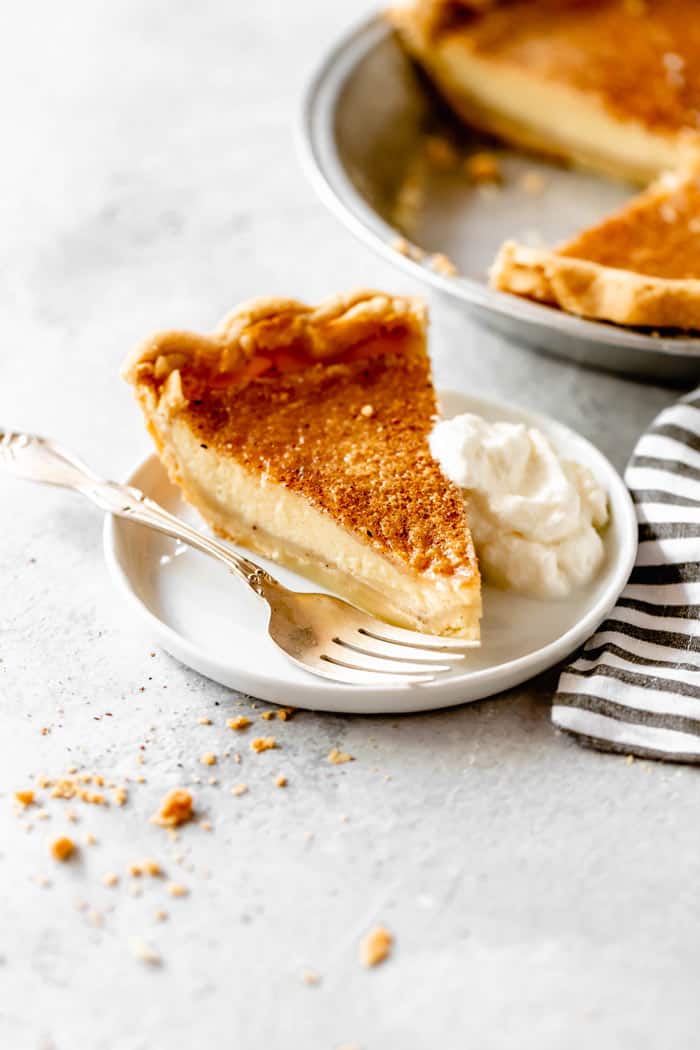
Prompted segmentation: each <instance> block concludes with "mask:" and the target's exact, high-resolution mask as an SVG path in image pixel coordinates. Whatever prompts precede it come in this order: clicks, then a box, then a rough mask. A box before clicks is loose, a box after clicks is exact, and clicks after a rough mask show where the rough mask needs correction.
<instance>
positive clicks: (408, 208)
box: [299, 16, 700, 385]
mask: <svg viewBox="0 0 700 1050" xmlns="http://www.w3.org/2000/svg"><path fill="white" fill-rule="evenodd" d="M299 139H300V144H301V151H302V156H303V160H304V165H305V168H306V171H307V173H308V174H309V177H310V179H311V181H312V183H313V185H314V186H315V188H316V190H317V192H318V194H319V196H320V197H321V199H322V200H323V201H324V202H325V203H326V205H327V206H328V207H329V208H330V210H331V211H332V212H333V213H334V214H335V215H336V216H337V218H339V219H340V221H341V222H342V223H343V224H344V225H345V226H346V227H347V228H348V229H349V230H350V231H352V232H353V233H354V234H355V235H356V236H357V237H359V238H360V239H361V240H362V241H364V243H365V244H367V245H368V246H369V247H371V248H372V249H374V250H375V251H376V252H378V253H379V254H381V255H383V256H384V257H385V258H387V259H389V261H390V262H392V263H393V264H394V265H395V266H397V267H399V268H400V269H402V270H404V271H407V272H408V273H410V274H411V275H412V276H413V277H414V278H417V279H418V280H420V281H421V282H422V283H423V284H424V285H425V287H426V290H427V291H428V290H429V291H432V292H433V293H434V294H435V295H436V296H438V297H439V300H440V307H441V308H442V309H445V308H450V309H451V310H454V311H457V312H458V313H461V314H463V315H467V314H468V315H469V316H470V317H473V318H475V319H476V320H478V321H480V322H481V323H483V324H485V325H487V326H489V327H490V328H492V329H495V330H497V331H498V332H500V333H501V334H502V335H504V336H505V337H507V338H508V339H510V340H511V341H514V342H517V343H519V344H524V345H527V346H529V347H531V348H532V349H535V350H541V351H544V352H546V353H549V354H554V355H556V356H558V357H563V358H567V359H569V360H571V361H576V362H578V363H581V364H585V365H589V366H592V367H595V368H600V369H605V370H607V371H613V372H619V373H622V374H626V375H631V376H635V377H638V378H644V379H651V380H654V379H655V380H658V381H660V382H663V383H669V384H674V385H676V384H691V383H694V382H696V381H697V380H698V378H699V377H700V333H699V334H698V337H694V336H693V335H691V334H689V333H684V332H678V333H674V332H669V331H666V330H664V331H663V332H648V331H644V330H638V329H632V328H623V327H618V326H615V325H612V324H607V323H604V322H600V321H589V320H585V319H583V318H580V317H574V316H573V315H570V314H567V313H564V312H562V311H560V310H557V309H555V308H554V307H549V306H545V305H541V304H539V303H535V302H531V301H528V300H526V299H522V298H520V297H518V296H514V295H509V294H506V293H504V292H499V291H496V290H494V289H492V288H490V287H489V285H488V280H487V272H488V268H489V266H490V264H491V263H492V262H493V259H494V257H495V255H496V252H497V251H498V248H499V247H500V245H501V244H502V243H503V241H505V240H508V239H517V240H524V241H525V242H527V241H528V240H529V241H531V242H533V243H541V241H544V242H546V243H547V244H556V243H558V242H560V241H562V240H565V239H567V238H568V237H570V236H571V235H573V234H574V233H576V232H577V231H578V230H581V229H583V228H585V227H586V226H588V225H590V224H592V223H594V222H597V221H599V220H600V219H601V218H602V217H603V216H605V215H606V214H608V213H609V212H610V211H611V210H612V209H614V208H616V207H618V206H619V205H620V204H622V203H623V202H624V201H626V200H627V199H629V198H630V197H631V196H632V195H633V193H635V192H637V190H636V189H635V188H633V187H631V186H629V185H627V184H625V183H623V182H617V181H615V180H612V179H604V178H602V177H600V176H597V175H594V174H591V173H589V172H585V171H581V170H577V169H573V168H565V167H562V166H561V165H557V164H556V163H555V162H550V161H547V160H545V159H542V158H540V157H535V156H533V155H529V154H524V153H522V152H519V151H517V150H514V149H510V148H509V147H507V146H504V145H503V144H500V143H495V142H494V141H493V140H490V139H486V138H485V137H484V136H480V135H479V134H478V133H477V132H470V131H469V129H467V128H465V127H464V126H463V125H462V124H459V123H458V122H457V121H456V120H455V119H454V118H453V117H452V116H451V115H450V114H449V113H448V112H447V111H446V108H445V106H444V105H443V104H442V103H441V101H440V100H439V99H438V97H437V96H436V94H435V92H434V91H433V90H432V89H431V88H430V86H429V85H428V84H427V83H426V81H425V78H424V77H423V76H422V75H421V74H420V73H419V71H418V70H417V68H416V66H415V65H414V63H413V62H412V61H411V60H410V59H409V58H408V57H407V56H406V55H405V54H404V52H403V50H402V49H401V47H400V45H399V43H398V40H397V38H396V35H395V33H394V31H393V30H392V29H391V27H390V26H389V25H388V24H387V23H386V21H385V20H384V19H383V18H382V17H381V16H379V17H373V18H372V19H370V20H369V21H367V22H365V23H363V24H362V25H360V26H359V27H358V28H356V29H354V30H352V31H351V32H350V33H348V34H347V35H346V36H345V37H343V38H342V39H341V40H340V41H339V42H338V43H337V44H336V45H335V46H334V47H333V48H332V49H331V51H330V52H329V54H328V55H327V56H325V57H324V59H323V60H322V62H321V63H320V65H319V66H318V69H317V70H316V72H315V73H314V75H313V77H312V78H311V80H310V82H309V84H308V87H307V90H306V93H305V96H304V101H303V106H302V112H301V121H300V135H299ZM431 139H432V140H433V141H435V140H436V139H437V140H441V141H447V142H449V143H450V144H451V145H452V146H453V147H454V148H455V150H456V151H457V154H458V156H461V155H462V154H463V156H464V158H466V157H467V156H469V154H471V153H473V152H474V151H476V150H482V149H488V150H489V151H493V152H495V153H496V155H497V157H498V161H499V166H500V168H501V170H502V172H503V175H504V178H503V184H502V186H500V187H498V188H496V187H494V186H476V185H474V183H473V182H472V181H470V180H469V178H468V176H467V175H466V173H465V170H464V165H462V164H458V165H456V166H455V167H454V168H453V169H452V170H445V165H444V164H442V163H441V158H440V152H439V150H438V151H434V152H435V154H436V155H435V156H433V155H432V154H431V151H430V150H429V149H426V142H427V141H428V140H431ZM402 238H403V239H406V240H407V241H409V242H411V243H412V244H415V245H418V246H419V247H420V248H421V249H423V250H424V251H425V252H426V253H427V255H426V257H425V258H424V259H422V260H415V259H411V258H409V257H407V256H406V255H404V254H402V253H401V251H399V250H397V245H398V244H400V242H401V239H402ZM431 253H444V255H446V256H448V257H449V259H450V260H452V261H453V262H454V263H455V265H456V267H457V270H458V273H459V276H452V277H451V276H446V275H445V274H444V273H440V272H438V271H436V270H435V269H433V265H434V259H432V260H431Z"/></svg>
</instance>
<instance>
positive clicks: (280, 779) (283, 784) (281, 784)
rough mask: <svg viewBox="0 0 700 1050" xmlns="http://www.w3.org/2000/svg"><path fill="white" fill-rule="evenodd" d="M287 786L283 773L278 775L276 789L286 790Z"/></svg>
mask: <svg viewBox="0 0 700 1050" xmlns="http://www.w3.org/2000/svg"><path fill="white" fill-rule="evenodd" d="M286 786H287V778H286V777H285V776H284V774H283V773H278V774H277V776H276V777H275V787H278V788H286Z"/></svg>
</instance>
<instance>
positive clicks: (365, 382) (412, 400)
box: [126, 293, 478, 579]
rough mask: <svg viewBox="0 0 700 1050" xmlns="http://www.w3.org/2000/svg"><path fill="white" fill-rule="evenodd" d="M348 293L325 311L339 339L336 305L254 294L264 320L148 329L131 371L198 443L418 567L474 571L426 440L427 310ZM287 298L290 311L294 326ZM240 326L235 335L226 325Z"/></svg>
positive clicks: (430, 393) (461, 524) (459, 509)
mask: <svg viewBox="0 0 700 1050" xmlns="http://www.w3.org/2000/svg"><path fill="white" fill-rule="evenodd" d="M334 302H335V303H337V302H338V301H337V300H335V301H334ZM341 302H342V304H343V308H342V309H340V310H336V311H335V313H333V312H332V311H331V312H332V313H333V316H334V317H335V321H334V325H335V330H334V331H335V338H336V342H335V349H333V350H331V349H329V345H328V343H327V342H325V341H324V340H323V339H321V338H320V336H319V331H320V328H319V326H318V325H317V323H316V320H314V319H313V317H312V315H313V314H314V313H315V315H316V317H318V315H319V311H320V312H321V313H320V316H322V317H323V316H324V314H323V311H324V310H326V311H327V310H328V308H329V306H330V303H329V304H324V305H323V306H322V307H319V308H317V309H316V311H315V312H314V311H311V309H310V308H309V307H302V305H301V304H291V303H286V304H283V306H282V308H281V309H280V308H279V306H280V304H279V301H274V300H260V301H258V302H257V303H256V304H253V305H254V307H255V310H254V311H253V312H254V313H255V315H256V318H257V320H256V321H252V322H249V323H245V324H243V325H240V324H239V323H238V321H239V320H240V318H241V317H243V316H248V317H250V314H251V310H250V306H246V307H243V308H240V309H239V310H238V311H236V312H235V313H234V314H233V315H231V317H230V318H229V319H227V321H226V322H224V325H222V327H221V328H220V329H219V332H218V333H217V334H216V335H215V336H214V337H212V338H210V339H207V338H203V337H198V336H191V335H186V334H183V333H164V334H163V335H161V336H156V337H154V338H153V339H152V340H149V341H148V343H146V344H145V345H144V347H143V348H142V350H141V351H139V352H138V353H137V354H136V355H134V356H133V357H132V358H131V360H130V361H129V362H128V364H127V368H126V377H127V379H129V380H130V381H131V382H133V383H134V384H135V385H136V387H137V391H139V396H140V397H141V398H142V400H143V398H144V397H146V398H147V397H148V396H150V395H154V400H160V402H161V404H164V403H165V401H167V400H168V399H170V401H171V402H172V404H173V405H174V406H175V407H174V409H173V410H172V411H174V412H176V414H177V418H178V419H184V420H186V422H187V424H188V425H189V426H190V427H191V429H192V430H193V432H194V433H195V435H196V436H197V438H198V439H199V441H200V442H201V444H202V445H205V446H207V447H208V448H212V449H215V450H216V452H217V453H218V454H219V455H221V456H230V457H233V458H235V459H236V460H237V462H239V463H241V464H243V465H244V466H245V467H247V468H248V469H249V470H251V471H252V472H253V473H255V474H262V475H265V476H267V477H268V478H270V479H271V480H272V481H275V482H278V483H280V484H282V485H284V486H285V487H286V488H288V489H289V490H291V491H293V492H297V493H299V494H300V495H302V496H304V497H305V498H306V499H308V500H310V501H311V502H312V503H313V504H314V505H315V506H317V507H319V508H321V509H322V510H324V511H327V512H328V513H329V514H330V515H331V516H332V517H333V519H334V520H336V521H337V522H339V523H340V524H342V525H344V526H345V527H347V528H348V529H351V530H352V531H353V532H356V533H359V534H360V535H361V536H362V537H363V538H364V539H365V540H366V541H367V542H369V543H370V544H372V545H373V546H374V547H375V548H376V549H377V550H378V551H380V552H381V553H383V554H389V555H392V556H393V557H394V558H398V559H400V560H401V561H403V562H405V563H407V564H408V565H410V566H411V567H412V568H413V569H415V570H417V571H431V572H434V573H439V574H445V575H451V574H453V573H455V572H459V573H460V574H464V575H468V576H470V577H473V578H475V579H478V569H477V566H476V560H475V555H474V549H473V545H472V542H471V538H470V536H469V532H468V529H467V522H466V518H465V511H464V505H463V501H462V498H461V495H460V493H459V490H458V489H457V487H456V486H454V485H453V484H452V483H451V482H449V481H448V480H447V479H446V478H445V477H444V475H443V474H442V473H441V471H440V468H439V466H438V464H437V462H436V461H435V460H434V459H433V458H432V456H431V454H430V450H429V447H428V434H429V432H430V430H431V428H432V425H433V420H434V417H435V415H436V411H437V408H436V400H435V391H434V389H433V385H432V381H431V376H430V364H429V360H428V357H427V353H426V350H425V337H424V323H425V322H424V308H423V307H422V305H421V304H419V303H418V302H417V301H416V300H410V299H389V298H388V297H386V296H380V295H378V293H359V297H354V298H353V299H352V300H348V299H346V300H342V301H341ZM296 308H298V310H297V309H296ZM285 309H286V311H287V313H288V314H289V312H290V309H291V313H292V314H293V315H294V320H293V322H292V321H290V317H289V316H288V317H287V321H286V322H285V323H286V330H287V335H286V338H285V337H284V336H283V332H282V328H283V327H284V326H283V325H281V324H280V317H281V316H282V314H283V313H284V310H285ZM299 311H302V312H301V313H300V312H299ZM353 312H354V313H353ZM263 315H264V317H265V319H266V320H265V324H263V326H262V327H260V326H259V322H260V318H261V317H262V316H263ZM301 319H303V321H304V323H303V324H301V325H300V322H301ZM370 322H371V323H370ZM232 330H235V332H236V335H235V340H234V343H235V345H231V343H227V341H226V337H225V335H222V333H225V332H229V333H230V332H231V331H232ZM273 330H274V332H275V337H274V339H272V340H271V339H270V338H269V335H270V332H271V331H273ZM271 342H273V343H274V351H272V352H271V351H270V350H269V344H270V343H271ZM266 346H267V347H268V349H267V350H266V349H265V348H266ZM217 347H218V350H217ZM244 348H245V349H244ZM242 358H244V361H243V366H242V367H243V370H241V359H242ZM222 361H225V362H226V368H224V369H221V368H220V367H219V366H220V364H221V362H222ZM231 361H235V362H237V364H236V366H235V367H234V368H233V369H232V368H231V367H230V364H231ZM261 369H262V371H261ZM174 371H176V372H177V373H178V377H179V378H178V383H179V387H180V389H179V391H177V393H176V394H175V395H174V396H173V390H172V375H173V372H174ZM256 373H259V374H256ZM161 394H162V395H163V397H162V398H161Z"/></svg>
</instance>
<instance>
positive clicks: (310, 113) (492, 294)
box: [296, 14, 700, 361]
mask: <svg viewBox="0 0 700 1050" xmlns="http://www.w3.org/2000/svg"><path fill="white" fill-rule="evenodd" d="M393 32H394V30H393V28H392V26H391V25H389V23H388V22H387V21H386V19H385V18H384V17H383V16H382V15H381V14H379V15H376V14H375V15H372V16H371V17H370V18H366V19H364V20H363V21H362V22H360V23H359V24H358V25H356V26H354V27H353V28H351V29H350V30H348V31H346V32H345V33H344V34H343V35H342V36H341V37H340V38H339V39H338V40H337V41H336V42H335V44H333V45H332V46H331V48H330V49H329V51H328V52H327V53H326V55H325V56H324V57H323V58H322V59H321V60H320V62H319V63H318V64H317V66H316V68H315V69H314V70H313V72H312V74H311V76H310V77H309V79H308V81H307V84H306V88H305V90H304V92H303V94H302V103H301V108H300V111H299V119H298V121H297V132H296V140H297V148H298V151H299V155H300V158H301V163H302V166H303V168H304V170H305V171H306V174H307V177H308V178H309V181H310V182H311V184H312V185H313V187H314V189H315V190H316V192H317V194H318V196H319V197H320V199H321V200H322V201H323V203H324V204H325V205H326V207H328V209H329V210H330V211H331V212H332V213H333V214H334V215H335V216H336V217H337V218H338V219H340V221H341V222H342V223H343V224H344V225H345V226H346V227H347V228H348V229H349V230H350V231H351V232H352V233H354V235H355V236H356V237H358V238H359V240H361V241H363V242H364V243H365V244H366V245H367V246H368V247H370V248H371V249H372V250H373V251H374V252H376V253H377V254H379V255H381V256H382V257H383V258H384V259H386V260H388V261H389V262H390V263H391V264H392V265H394V266H395V267H398V268H399V269H401V270H404V271H405V272H406V273H408V274H410V276H411V277H413V278H417V279H418V280H420V281H421V282H422V283H423V284H428V285H429V286H431V287H432V288H434V289H435V290H436V291H439V292H440V293H442V294H443V295H446V296H447V297H448V298H449V299H452V300H457V301H458V302H460V303H462V304H466V305H467V306H470V307H473V308H477V309H482V310H485V311H487V312H488V313H492V314H495V315H498V316H500V317H504V318H508V319H509V320H512V321H516V322H521V323H525V324H527V325H529V326H540V327H545V328H550V329H552V330H553V331H556V332H557V333H558V334H560V335H562V336H570V337H572V338H575V339H578V340H584V341H587V342H590V343H594V344H598V345H601V344H603V345H606V346H610V347H617V348H620V349H626V350H635V351H642V352H646V353H648V354H656V355H666V356H668V357H671V358H679V359H683V360H686V361H687V360H689V359H692V358H697V357H700V339H697V338H695V339H692V338H684V337H682V336H678V337H669V336H660V337H658V338H657V337H655V336H652V335H646V334H644V333H643V332H637V331H630V330H627V329H625V328H622V327H618V326H615V325H611V324H606V323H605V322H602V321H595V320H589V319H586V318H582V317H575V316H573V315H571V314H567V313H565V312H563V311H561V310H557V309H556V308H555V307H550V306H546V305H545V304H542V303H534V302H529V301H528V300H526V299H521V298H518V297H517V296H514V295H507V294H506V293H504V292H500V291H497V290H496V289H493V288H489V287H488V286H487V285H483V284H480V283H479V282H478V281H474V280H472V279H471V278H468V277H458V278H454V277H452V278H450V277H446V276H444V275H442V274H440V273H437V272H436V271H434V270H431V269H429V268H428V267H427V266H426V265H424V264H421V263H420V262H417V261H415V260H413V259H409V258H408V257H406V256H404V255H401V253H399V252H397V251H395V249H393V248H392V247H391V242H392V240H394V239H395V238H396V236H398V231H397V230H396V229H395V228H394V227H392V226H390V225H389V223H387V222H385V220H384V219H382V218H381V217H380V216H379V214H378V213H377V212H375V211H374V210H373V209H372V208H371V207H370V206H369V205H368V204H367V202H366V201H365V200H364V198H363V197H362V196H361V195H360V194H359V193H358V191H357V190H356V189H355V187H354V186H353V184H352V182H351V181H350V179H349V177H348V175H347V173H346V172H345V169H344V168H343V165H342V164H341V162H340V158H339V157H338V153H337V150H336V149H335V145H334V141H333V135H332V126H333V119H334V114H335V105H336V104H337V101H338V98H339V96H340V93H341V92H342V89H343V86H344V84H345V82H346V81H347V79H348V78H349V76H350V75H351V74H352V72H353V70H354V69H355V68H356V66H357V65H358V63H359V62H360V61H361V60H362V59H363V58H364V57H365V56H366V55H367V54H368V53H369V52H370V51H371V50H372V48H374V47H377V46H378V45H379V44H381V43H383V42H384V41H385V40H386V39H387V37H389V36H391V35H392V34H393ZM324 154H325V159H324V156H323V155H324Z"/></svg>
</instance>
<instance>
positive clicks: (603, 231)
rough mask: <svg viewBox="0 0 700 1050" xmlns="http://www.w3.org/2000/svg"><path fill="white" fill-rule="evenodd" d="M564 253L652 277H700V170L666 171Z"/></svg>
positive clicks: (566, 248)
mask: <svg viewBox="0 0 700 1050" xmlns="http://www.w3.org/2000/svg"><path fill="white" fill-rule="evenodd" d="M558 254H559V255H563V256H566V257H568V258H574V259H587V260H588V261H589V262H595V263H599V264H600V265H601V266H611V267H614V268H615V269H620V270H633V271H634V272H635V273H641V274H647V275H648V276H651V277H666V278H681V279H694V278H700V173H694V174H692V175H691V176H690V177H688V178H679V177H677V176H675V175H669V176H665V177H664V178H663V179H661V180H660V181H659V182H658V183H656V184H654V185H653V186H651V187H650V188H649V189H648V190H647V191H646V192H645V193H642V194H640V196H639V197H636V198H635V199H634V200H633V201H632V202H631V203H629V204H628V205H627V206H626V207H625V208H623V209H621V210H620V211H619V212H617V213H616V214H615V215H611V216H610V217H609V218H608V219H605V220H604V221H603V222H601V223H599V224H598V225H597V226H593V227H591V228H590V229H588V230H584V231H583V233H580V234H579V235H578V236H576V237H574V238H573V239H572V240H570V241H568V242H567V243H566V244H565V245H564V246H563V247H562V248H560V249H559V250H558Z"/></svg>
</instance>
